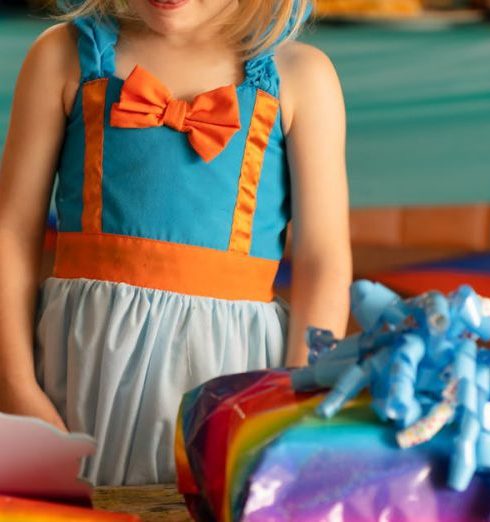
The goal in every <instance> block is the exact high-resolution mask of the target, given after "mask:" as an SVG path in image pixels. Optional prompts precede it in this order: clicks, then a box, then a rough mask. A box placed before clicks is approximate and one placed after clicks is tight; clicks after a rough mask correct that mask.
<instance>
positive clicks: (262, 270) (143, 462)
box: [0, 0, 351, 485]
mask: <svg viewBox="0 0 490 522" xmlns="http://www.w3.org/2000/svg"><path fill="white" fill-rule="evenodd" d="M308 11H309V6H308V0H280V1H279V0H269V1H264V0H85V1H83V2H80V3H79V4H78V5H74V6H71V7H70V6H67V7H66V11H65V13H66V17H67V20H68V21H67V22H66V23H61V24H59V25H56V26H55V27H53V28H51V29H50V30H48V31H47V32H46V33H44V34H43V35H42V36H41V37H40V38H39V39H38V40H37V41H36V42H35V44H34V45H33V47H32V49H31V50H30V52H29V54H28V56H27V58H26V60H25V63H24V65H23V68H22V71H21V73H20V76H19V80H18V84H17V88H16V93H15V98H14V104H13V112H12V120H11V126H10V130H9V134H8V139H7V143H6V148H5V152H4V157H3V162H2V167H1V176H0V289H1V292H0V336H1V337H0V385H1V386H0V410H2V411H5V412H9V413H16V414H20V415H31V416H36V417H39V418H41V419H44V420H46V421H48V422H50V423H52V424H54V425H55V426H57V427H59V428H61V429H69V430H72V431H79V432H87V433H90V434H92V435H94V436H95V438H96V439H97V442H98V449H97V453H96V455H95V456H94V457H93V458H91V459H89V460H88V461H87V462H86V463H85V467H84V471H83V476H85V477H86V478H87V479H88V480H90V481H91V482H93V483H94V484H114V485H117V484H143V483H157V482H162V481H168V480H170V479H171V478H172V476H173V472H174V468H173V450H172V442H173V436H174V422H175V417H176V414H177V409H178V406H179V402H180V399H181V396H182V394H183V392H185V391H186V390H189V389H190V388H192V387H194V386H196V385H198V384H200V383H202V382H204V381H206V380H208V379H211V378H213V377H215V376H218V375H220V374H225V373H234V372H242V371H247V370H254V369H259V368H266V367H277V366H281V365H288V366H296V365H302V364H304V363H305V362H306V346H305V344H304V341H303V338H304V331H305V328H306V326H307V325H309V324H315V325H318V326H322V327H325V328H330V329H332V330H334V331H335V332H336V334H337V335H338V336H341V335H343V333H344V329H345V325H346V319H347V314H348V286H349V283H350V277H351V267H350V251H349V241H348V217H347V216H348V202H347V184H346V176H345V163H344V141H345V137H344V134H345V119H344V108H343V101H342V95H341V90H340V87H339V82H338V79H337V76H336V74H335V72H334V69H333V67H332V65H331V63H330V62H329V60H328V59H327V58H326V57H325V56H324V55H323V54H322V53H321V52H319V51H318V50H316V49H314V48H312V47H309V46H307V45H303V44H300V43H296V42H294V41H292V39H293V37H294V36H295V35H296V34H297V32H298V29H299V28H300V25H301V24H302V23H303V21H304V19H305V18H306V14H307V12H308ZM55 172H57V175H58V181H59V184H58V186H57V190H56V205H57V212H58V219H59V235H58V243H57V249H56V259H55V266H54V271H53V275H52V277H49V278H48V279H47V280H46V281H45V282H44V283H43V284H42V286H41V288H40V292H39V295H38V299H37V300H36V291H37V289H38V288H37V287H38V266H39V259H40V255H41V250H42V239H43V231H44V223H45V221H46V213H47V208H48V204H49V197H50V193H51V189H52V183H53V178H54V173H55ZM291 216H292V221H293V249H292V257H293V267H294V268H293V285H292V303H291V313H290V317H289V321H288V316H289V311H288V309H287V307H286V306H285V305H284V304H283V303H282V302H281V301H280V300H277V299H274V297H273V292H272V284H273V281H274V276H275V273H276V270H277V266H278V262H279V259H280V258H281V256H282V254H283V248H284V243H285V232H286V226H287V223H288V221H289V220H290V218H291ZM33 318H35V320H33ZM288 323H289V335H287V332H288ZM33 340H34V341H35V343H34V346H35V350H33ZM216 450H218V451H219V448H216Z"/></svg>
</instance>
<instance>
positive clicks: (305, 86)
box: [276, 41, 341, 123]
mask: <svg viewBox="0 0 490 522" xmlns="http://www.w3.org/2000/svg"><path fill="white" fill-rule="evenodd" d="M276 65H277V70H278V72H279V76H280V78H281V101H282V105H283V112H285V116H284V118H285V119H286V120H287V121H289V123H290V122H291V121H292V118H293V116H294V110H295V107H298V105H300V104H302V103H306V101H307V100H309V103H313V104H314V103H317V102H318V101H319V99H322V98H325V97H328V98H330V99H331V100H332V99H339V101H340V98H341V96H340V97H339V95H340V82H339V78H338V75H337V72H336V70H335V67H334V65H333V63H332V61H331V60H330V58H329V57H328V56H327V55H326V54H325V53H324V52H323V51H321V50H320V49H318V48H316V47H313V46H312V45H308V44H305V43H302V42H297V41H288V42H285V43H284V44H282V45H280V46H279V47H278V48H277V50H276Z"/></svg>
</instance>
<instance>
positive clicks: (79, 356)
mask: <svg viewBox="0 0 490 522" xmlns="http://www.w3.org/2000/svg"><path fill="white" fill-rule="evenodd" d="M287 324H288V308H287V305H286V304H285V303H284V302H283V301H282V300H280V299H276V300H275V301H272V302H271V303H261V302H252V301H228V300H224V299H214V298H207V297H196V296H189V295H183V294H178V293H173V292H167V291H161V290H152V289H148V288H141V287H136V286H132V285H128V284H125V283H113V282H107V281H95V280H89V279H61V278H56V277H50V278H48V279H47V280H46V281H44V283H43V284H42V286H41V287H40V292H39V300H38V308H37V319H36V331H35V334H36V343H35V364H36V373H37V378H38V380H39V383H40V384H41V386H42V388H43V389H44V390H45V392H46V394H47V395H48V396H49V397H50V399H51V400H52V401H53V403H54V405H55V406H56V408H57V409H58V411H59V412H60V414H61V417H62V418H63V419H64V420H65V422H66V424H67V426H68V428H69V430H70V431H74V432H83V433H88V434H90V435H92V436H94V437H95V439H96V440H97V451H96V454H95V455H94V456H92V457H89V458H87V459H86V460H85V462H84V463H83V466H82V471H81V476H82V477H83V478H85V479H86V480H88V481H90V482H91V483H92V484H93V485H123V484H126V485H137V484H155V483H162V482H169V481H171V480H173V479H174V477H175V465H174V454H173V444H174V431H175V421H176V417H177V412H178V408H179V404H180V400H181V397H182V394H183V393H185V392H186V391H188V390H190V389H192V388H194V387H195V386H198V385H199V384H201V383H203V382H205V381H207V380H209V379H212V378H213V377H216V376H218V375H223V374H229V373H238V372H244V371H249V370H256V369H262V368H269V367H279V366H282V365H283V363H284V358H285V354H286V340H287Z"/></svg>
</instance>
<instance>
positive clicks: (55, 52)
mask: <svg viewBox="0 0 490 522" xmlns="http://www.w3.org/2000/svg"><path fill="white" fill-rule="evenodd" d="M22 75H23V76H25V77H30V78H32V81H33V82H34V85H36V86H38V87H39V88H42V89H43V90H44V89H49V91H50V92H54V93H61V95H62V97H63V105H64V108H65V111H66V112H67V113H68V112H69V110H70V108H71V104H72V103H73V100H74V97H75V94H76V90H77V88H78V84H79V82H80V65H79V60H78V50H77V30H76V28H75V27H73V26H72V24H70V23H60V24H56V25H53V26H52V27H50V28H49V29H46V30H45V31H44V32H43V33H41V34H40V35H39V36H38V38H37V39H36V40H35V41H34V43H33V44H32V46H31V48H30V50H29V52H28V54H27V56H26V59H25V61H24V64H23V66H22Z"/></svg>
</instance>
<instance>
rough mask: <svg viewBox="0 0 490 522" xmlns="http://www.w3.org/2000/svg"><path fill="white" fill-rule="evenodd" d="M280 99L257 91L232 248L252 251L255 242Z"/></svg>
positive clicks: (233, 230) (241, 180)
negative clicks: (258, 208) (264, 167)
mask: <svg viewBox="0 0 490 522" xmlns="http://www.w3.org/2000/svg"><path fill="white" fill-rule="evenodd" d="M278 109H279V100H278V99H277V98H274V97H273V96H271V95H270V94H268V93H266V92H264V91H261V90H259V91H257V98H256V100H255V107H254V112H253V115H252V122H251V124H250V129H249V132H248V137H247V143H246V145H245V153H244V156H243V163H242V170H241V173H240V181H239V186H238V197H237V202H236V207H235V213H234V216H233V225H232V229H231V237H230V244H229V250H231V251H234V252H240V253H242V254H249V253H250V247H251V245H252V226H253V218H254V214H255V208H256V204H257V188H258V186H259V181H260V175H261V173H262V165H263V163H264V155H265V150H266V148H267V144H268V143H269V137H270V134H271V131H272V127H273V126H274V122H275V121H276V117H277V111H278Z"/></svg>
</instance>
